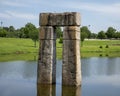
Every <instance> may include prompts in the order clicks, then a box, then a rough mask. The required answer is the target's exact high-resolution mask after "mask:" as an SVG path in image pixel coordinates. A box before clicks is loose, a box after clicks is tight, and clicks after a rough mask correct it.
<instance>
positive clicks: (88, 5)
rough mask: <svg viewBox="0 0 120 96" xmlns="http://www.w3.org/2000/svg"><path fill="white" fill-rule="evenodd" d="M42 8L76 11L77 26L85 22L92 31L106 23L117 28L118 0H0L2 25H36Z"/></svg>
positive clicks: (106, 25) (119, 1)
mask: <svg viewBox="0 0 120 96" xmlns="http://www.w3.org/2000/svg"><path fill="white" fill-rule="evenodd" d="M43 12H53V13H54V12H55V13H62V12H79V13H80V14H81V26H88V27H89V29H90V31H91V32H93V33H98V32H99V31H101V30H103V31H106V30H107V29H108V27H113V28H115V29H116V30H117V31H120V0H0V22H3V24H2V26H4V27H9V26H14V27H15V28H16V29H17V28H21V27H24V26H25V24H27V23H28V22H31V23H32V24H34V25H35V26H36V27H39V14H40V13H43ZM89 25H90V26H89Z"/></svg>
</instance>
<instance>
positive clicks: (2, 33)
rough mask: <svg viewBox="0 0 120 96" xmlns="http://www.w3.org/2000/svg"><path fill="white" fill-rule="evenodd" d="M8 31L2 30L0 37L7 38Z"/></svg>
mask: <svg viewBox="0 0 120 96" xmlns="http://www.w3.org/2000/svg"><path fill="white" fill-rule="evenodd" d="M6 35H7V31H6V30H5V29H3V28H0V37H6Z"/></svg>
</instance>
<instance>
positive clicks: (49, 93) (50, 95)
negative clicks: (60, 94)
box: [37, 84, 55, 96]
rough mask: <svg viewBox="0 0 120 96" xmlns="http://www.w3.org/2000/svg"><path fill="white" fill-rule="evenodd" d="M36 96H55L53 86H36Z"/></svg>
mask: <svg viewBox="0 0 120 96" xmlns="http://www.w3.org/2000/svg"><path fill="white" fill-rule="evenodd" d="M37 96H55V86H54V85H53V86H52V85H41V84H40V85H39V84H38V85H37Z"/></svg>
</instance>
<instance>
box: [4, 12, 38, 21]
mask: <svg viewBox="0 0 120 96" xmlns="http://www.w3.org/2000/svg"><path fill="white" fill-rule="evenodd" d="M6 13H8V14H9V15H10V16H11V17H16V18H23V19H29V20H32V19H37V18H38V16H36V15H33V14H31V13H20V12H13V11H6Z"/></svg>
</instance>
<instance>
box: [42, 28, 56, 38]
mask: <svg viewBox="0 0 120 96" xmlns="http://www.w3.org/2000/svg"><path fill="white" fill-rule="evenodd" d="M40 39H41V40H52V39H56V38H55V37H54V29H53V27H52V26H42V27H40Z"/></svg>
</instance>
